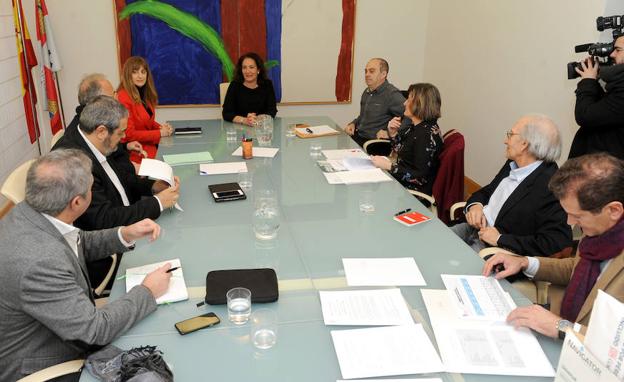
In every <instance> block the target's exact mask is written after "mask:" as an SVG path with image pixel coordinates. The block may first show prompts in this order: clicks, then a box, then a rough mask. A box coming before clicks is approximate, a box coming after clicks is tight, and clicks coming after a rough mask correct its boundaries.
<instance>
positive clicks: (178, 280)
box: [126, 259, 189, 304]
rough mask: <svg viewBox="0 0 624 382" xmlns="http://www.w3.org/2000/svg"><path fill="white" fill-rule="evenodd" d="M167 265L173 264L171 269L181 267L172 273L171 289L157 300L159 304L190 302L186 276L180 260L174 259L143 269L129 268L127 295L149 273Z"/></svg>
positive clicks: (127, 270)
mask: <svg viewBox="0 0 624 382" xmlns="http://www.w3.org/2000/svg"><path fill="white" fill-rule="evenodd" d="M166 263H169V264H171V268H174V267H180V268H178V269H176V270H175V271H173V272H171V279H169V289H167V292H166V293H165V294H163V295H162V296H160V297H158V298H157V299H156V303H157V304H165V303H169V302H176V301H183V300H188V298H189V296H188V290H187V289H186V283H185V282H184V275H183V274H182V268H181V264H180V259H173V260H168V261H162V262H160V263H154V264H148V265H144V266H142V267H135V268H128V269H126V293H128V292H130V289H132V288H134V287H135V286H137V285H141V283H142V282H143V279H144V278H145V276H147V274H148V273H151V272H153V271H155V270H156V269H158V268H160V267H162V266H163V265H165V264H166Z"/></svg>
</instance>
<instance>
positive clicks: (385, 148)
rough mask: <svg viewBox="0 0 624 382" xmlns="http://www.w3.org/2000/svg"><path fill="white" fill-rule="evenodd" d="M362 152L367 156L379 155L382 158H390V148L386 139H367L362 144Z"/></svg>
mask: <svg viewBox="0 0 624 382" xmlns="http://www.w3.org/2000/svg"><path fill="white" fill-rule="evenodd" d="M362 148H363V149H364V152H365V153H366V154H368V155H381V156H384V157H387V156H390V154H391V153H392V146H391V145H390V141H389V140H387V139H369V140H368V141H366V142H364V146H362Z"/></svg>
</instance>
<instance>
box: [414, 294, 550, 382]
mask: <svg viewBox="0 0 624 382" xmlns="http://www.w3.org/2000/svg"><path fill="white" fill-rule="evenodd" d="M421 293H422V296H423V301H424V302H425V306H426V307H427V312H428V313H429V319H430V321H431V326H432V328H433V332H434V333H435V338H436V342H437V344H438V349H439V350H440V356H441V357H442V362H443V363H444V368H445V369H446V371H448V372H452V373H471V374H499V375H524V376H536V377H552V376H554V375H555V371H554V370H553V368H552V366H551V364H550V362H549V361H548V358H546V355H545V354H544V351H543V350H542V348H541V347H540V345H539V342H537V339H536V338H535V336H534V335H533V333H531V331H530V330H528V329H526V328H525V329H519V330H517V329H515V328H514V327H513V326H511V325H508V324H506V323H504V322H495V321H481V320H466V319H465V318H461V317H458V316H457V310H456V308H455V306H454V303H453V302H452V298H451V296H450V295H449V293H448V291H446V290H433V289H421Z"/></svg>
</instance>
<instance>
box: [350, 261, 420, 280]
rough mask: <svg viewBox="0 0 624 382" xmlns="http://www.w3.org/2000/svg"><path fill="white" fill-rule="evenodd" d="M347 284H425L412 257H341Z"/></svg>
mask: <svg viewBox="0 0 624 382" xmlns="http://www.w3.org/2000/svg"><path fill="white" fill-rule="evenodd" d="M342 265H343V267H344V271H345V276H346V278H347V285H349V286H408V285H410V286H425V285H427V283H426V282H425V279H424V278H423V276H422V273H420V269H418V265H416V261H415V260H414V258H413V257H398V258H370V259H368V258H350V259H342Z"/></svg>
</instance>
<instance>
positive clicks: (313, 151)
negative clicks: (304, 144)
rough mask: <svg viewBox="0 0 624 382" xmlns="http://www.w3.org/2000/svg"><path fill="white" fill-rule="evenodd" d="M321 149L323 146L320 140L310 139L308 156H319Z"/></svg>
mask: <svg viewBox="0 0 624 382" xmlns="http://www.w3.org/2000/svg"><path fill="white" fill-rule="evenodd" d="M322 150H323V146H322V145H321V144H320V142H316V141H312V142H311V143H310V156H311V157H313V158H319V157H320V156H321V151H322Z"/></svg>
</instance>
